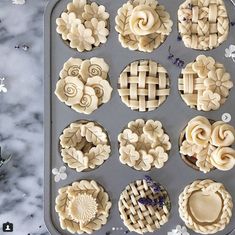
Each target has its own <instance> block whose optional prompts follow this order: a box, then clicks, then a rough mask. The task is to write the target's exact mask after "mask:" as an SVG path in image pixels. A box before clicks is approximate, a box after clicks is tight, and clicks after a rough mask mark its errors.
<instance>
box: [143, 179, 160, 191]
mask: <svg viewBox="0 0 235 235" xmlns="http://www.w3.org/2000/svg"><path fill="white" fill-rule="evenodd" d="M144 179H145V180H146V182H147V184H148V185H149V186H150V188H152V189H153V191H154V192H155V193H158V192H160V191H161V187H160V185H159V184H158V183H156V182H154V181H153V179H152V178H151V177H150V176H148V175H145V176H144Z"/></svg>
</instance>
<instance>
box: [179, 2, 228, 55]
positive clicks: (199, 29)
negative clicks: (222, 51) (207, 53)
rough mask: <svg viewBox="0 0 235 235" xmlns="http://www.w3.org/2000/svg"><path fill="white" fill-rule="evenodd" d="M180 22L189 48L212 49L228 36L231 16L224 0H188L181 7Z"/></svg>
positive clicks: (183, 37) (184, 39)
mask: <svg viewBox="0 0 235 235" xmlns="http://www.w3.org/2000/svg"><path fill="white" fill-rule="evenodd" d="M178 22H179V32H180V34H181V36H182V40H183V42H184V44H185V46H186V47H189V48H193V49H197V50H210V49H213V48H216V47H218V46H219V45H220V44H221V43H223V42H224V41H226V39H227V38H228V33H229V18H228V14H227V10H226V7H225V4H224V1H223V0H210V1H205V0H186V1H185V2H184V3H183V4H181V5H180V7H179V10H178Z"/></svg>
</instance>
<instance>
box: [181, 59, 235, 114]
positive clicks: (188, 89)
mask: <svg viewBox="0 0 235 235" xmlns="http://www.w3.org/2000/svg"><path fill="white" fill-rule="evenodd" d="M178 87H179V91H180V93H181V97H182V99H183V100H184V102H185V103H186V104H187V105H188V106H189V107H190V108H196V109H197V110H202V111H211V110H217V109H219V108H220V106H221V105H222V104H224V103H225V101H226V100H227V99H228V97H229V91H230V89H231V88H232V87H233V81H232V80H231V76H230V74H229V73H228V72H226V69H225V67H224V65H223V64H220V63H218V62H216V61H215V60H214V59H213V58H212V57H206V56H205V55H199V56H198V57H197V58H196V60H195V61H194V62H193V63H189V64H188V65H186V67H185V68H184V69H183V70H182V72H181V76H180V78H179V81H178Z"/></svg>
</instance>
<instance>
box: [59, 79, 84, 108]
mask: <svg viewBox="0 0 235 235" xmlns="http://www.w3.org/2000/svg"><path fill="white" fill-rule="evenodd" d="M83 89H84V85H83V83H82V82H81V81H80V80H79V79H77V78H76V77H66V78H65V79H61V80H59V81H58V82H57V84H56V90H55V94H56V95H57V97H58V98H59V99H60V101H62V102H65V103H66V104H67V105H73V104H76V103H79V102H80V101H81V99H82V97H83V96H84V94H83Z"/></svg>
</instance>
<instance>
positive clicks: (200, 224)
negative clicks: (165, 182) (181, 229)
mask: <svg viewBox="0 0 235 235" xmlns="http://www.w3.org/2000/svg"><path fill="white" fill-rule="evenodd" d="M232 208H233V203H232V197H231V195H230V194H229V193H228V192H227V191H226V189H225V188H224V186H223V185H222V184H221V183H216V182H214V181H212V180H209V179H208V180H202V181H201V180H197V181H194V182H193V183H192V184H190V185H188V186H187V187H186V188H185V189H184V191H183V192H182V193H181V194H180V196H179V213H180V217H181V219H182V220H183V221H184V222H185V224H186V226H187V227H188V228H190V229H192V230H194V231H195V232H197V233H201V234H214V233H217V232H218V231H221V230H223V229H224V228H225V226H226V225H227V224H228V223H229V222H230V219H231V217H232Z"/></svg>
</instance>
